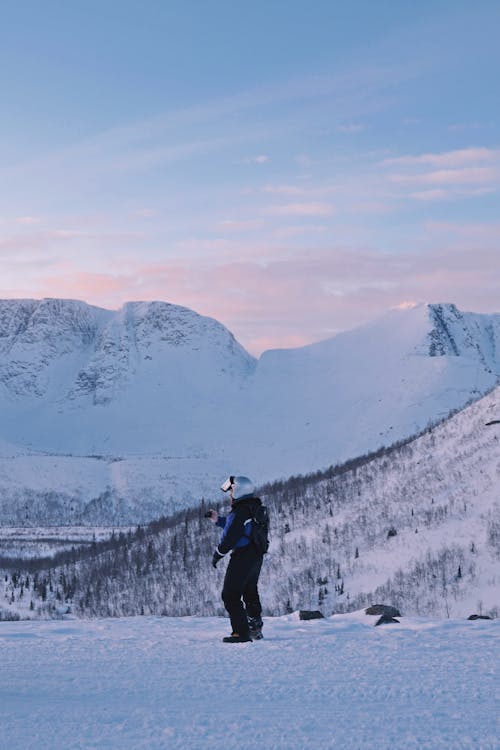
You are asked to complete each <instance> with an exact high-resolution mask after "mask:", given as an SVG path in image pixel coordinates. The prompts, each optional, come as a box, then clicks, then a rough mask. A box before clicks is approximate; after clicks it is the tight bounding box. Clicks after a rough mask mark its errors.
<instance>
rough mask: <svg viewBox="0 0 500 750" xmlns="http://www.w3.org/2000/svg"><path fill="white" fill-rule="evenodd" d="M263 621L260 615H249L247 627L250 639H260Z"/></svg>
mask: <svg viewBox="0 0 500 750" xmlns="http://www.w3.org/2000/svg"><path fill="white" fill-rule="evenodd" d="M263 625H264V623H263V622H262V618H261V617H249V618H248V627H249V630H250V638H251V639H252V641H261V640H262V638H264V636H263V635H262V627H263Z"/></svg>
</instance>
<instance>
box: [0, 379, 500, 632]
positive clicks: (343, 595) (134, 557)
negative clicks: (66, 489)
mask: <svg viewBox="0 0 500 750" xmlns="http://www.w3.org/2000/svg"><path fill="white" fill-rule="evenodd" d="M499 418H500V387H497V388H496V389H494V390H493V391H492V392H491V393H490V394H489V395H487V396H485V397H483V398H482V399H480V400H479V401H477V402H475V403H473V404H472V405H470V406H468V407H467V408H466V409H464V410H462V411H460V412H459V413H457V414H455V415H454V416H453V417H451V418H450V419H448V420H447V421H445V422H443V423H441V424H440V425H438V426H437V427H434V428H432V429H428V430H426V431H425V432H424V433H423V434H422V435H420V436H419V437H417V438H414V439H412V440H409V441H405V442H404V443H402V444H396V445H395V446H393V447H392V448H390V449H386V450H383V451H379V452H378V453H377V454H375V455H371V456H364V457H360V458H358V459H355V460H353V461H351V462H349V464H347V465H343V466H339V467H331V468H330V469H329V470H327V471H325V472H316V473H315V474H312V475H310V476H301V477H292V478H290V479H289V480H287V481H285V482H277V483H275V484H271V485H268V486H265V487H263V488H261V489H262V492H261V497H262V498H263V500H264V502H265V503H266V504H267V506H268V508H269V511H270V516H271V546H270V550H269V554H268V555H266V558H265V564H264V566H263V570H262V575H261V586H262V600H263V606H264V610H265V612H266V614H270V615H281V614H284V613H286V612H287V611H289V610H291V609H292V610H293V609H303V608H306V609H316V608H319V609H321V611H322V612H323V613H324V614H325V615H330V614H331V613H332V612H336V613H338V612H346V611H352V610H356V609H359V608H361V607H364V606H367V605H369V604H370V603H372V602H373V601H381V602H383V603H386V604H392V605H394V606H396V607H398V608H399V609H400V610H401V611H402V612H403V613H404V614H407V615H425V616H433V617H466V616H468V615H470V614H473V613H479V614H488V615H490V616H492V617H498V616H499V613H500V501H499V495H498V483H499V477H500V424H496V423H495V421H496V419H499ZM492 423H493V424H492ZM222 494H223V493H222V492H221V493H220V495H221V497H222ZM0 500H1V498H0ZM222 502H223V503H224V502H226V503H227V498H225V499H224V500H223V501H222ZM222 507H223V506H222ZM205 509H206V506H199V507H197V508H193V509H191V510H190V511H189V512H183V513H181V514H179V516H178V517H177V518H171V519H167V521H166V522H165V523H163V524H153V525H152V526H151V527H150V528H147V529H145V530H143V531H142V534H137V535H136V536H132V537H131V538H130V539H129V540H127V539H125V538H124V539H123V543H118V542H117V543H115V544H112V545H110V546H107V547H106V546H101V548H97V549H96V550H95V551H94V552H91V554H89V555H86V556H82V557H81V559H78V560H76V561H74V560H73V559H72V558H71V557H69V558H67V559H66V560H61V559H59V561H58V563H57V565H58V567H55V566H54V564H52V565H51V566H50V567H52V570H51V571H49V570H48V567H49V566H48V564H45V565H40V566H39V575H38V581H37V583H36V584H35V581H34V579H33V576H31V575H30V580H29V582H27V581H26V579H25V577H24V575H23V576H21V577H19V576H15V570H16V569H18V568H19V567H21V568H22V565H19V564H18V563H16V565H15V566H14V572H13V570H12V565H11V566H10V569H9V564H8V562H6V563H4V565H5V567H6V569H8V571H7V570H6V571H5V572H2V573H1V575H0V618H1V617H4V618H8V617H10V616H22V617H48V618H50V617H54V616H57V612H58V610H59V608H60V607H61V606H63V607H65V608H66V609H67V608H68V607H70V608H71V612H72V613H73V614H75V615H77V616H79V617H88V616H92V617H96V616H97V617H106V616H124V615H134V614H139V613H141V612H142V613H144V614H146V615H149V614H166V615H170V616H182V615H193V614H196V615H218V614H222V613H223V611H224V610H223V606H222V601H221V598H220V590H221V587H222V582H223V577H224V568H225V562H221V563H220V564H219V566H218V568H217V570H215V571H214V570H213V568H212V567H211V565H210V559H211V554H212V550H213V548H214V545H215V544H216V541H217V539H218V537H219V533H218V529H214V528H213V525H212V524H211V523H210V522H208V521H207V520H206V519H205V518H204V511H205ZM223 510H224V511H225V510H226V508H224V507H223ZM6 511H7V509H5V510H4V508H3V507H1V506H0V512H1V513H4V512H6ZM26 570H28V569H26ZM31 570H32V572H33V569H31ZM68 581H70V582H71V585H70V586H68V585H67V582H68ZM51 582H52V584H51ZM64 582H66V583H64ZM167 582H168V583H167ZM47 588H48V589H50V591H49V593H47Z"/></svg>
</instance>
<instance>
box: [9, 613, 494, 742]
mask: <svg viewBox="0 0 500 750" xmlns="http://www.w3.org/2000/svg"><path fill="white" fill-rule="evenodd" d="M374 619H375V618H370V617H367V616H366V615H364V614H363V613H356V614H353V615H339V616H335V617H333V618H330V619H328V620H323V621H316V622H299V620H298V618H297V616H296V615H290V616H288V617H284V618H279V619H274V620H271V619H268V620H267V621H266V623H265V628H264V629H265V633H266V639H265V640H263V641H260V642H258V643H250V644H242V645H237V646H228V645H226V644H222V643H221V642H220V638H221V637H222V635H224V634H225V633H226V632H227V625H228V623H227V620H226V621H224V620H222V619H217V618H210V619H200V618H198V619H197V618H182V619H175V618H149V617H142V618H135V619H134V618H131V619H124V620H101V621H94V622H89V621H80V622H71V621H66V622H52V623H41V622H22V623H0V626H1V627H0V649H1V652H2V681H1V684H0V704H1V706H2V721H1V723H0V746H1V747H2V748H8V749H9V750H26V749H27V748H36V749H37V750H63V748H64V750H77V748H78V749H79V750H81V749H82V748H84V749H85V750H90V749H91V748H95V749H96V750H97V748H99V749H101V748H106V750H114V749H115V748H116V750H118V749H120V750H139V749H140V748H144V750H146V748H147V750H166V749H168V750H186V749H187V748H189V749H190V750H210V749H211V748H226V750H236V748H238V750H304V748H308V747H318V748H328V749H329V750H347V749H349V750H351V749H353V750H354V748H356V750H357V749H359V750H361V749H362V750H368V748H377V749H378V750H394V749H395V748H396V749H397V750H403V749H404V750H451V749H453V750H497V749H498V738H499V736H500V725H499V718H498V698H499V690H500V682H499V673H498V652H499V646H500V621H493V622H463V621H446V622H440V623H438V622H433V621H429V620H423V619H406V618H403V619H402V621H401V623H400V624H399V625H388V626H381V627H378V628H374V627H373V620H374Z"/></svg>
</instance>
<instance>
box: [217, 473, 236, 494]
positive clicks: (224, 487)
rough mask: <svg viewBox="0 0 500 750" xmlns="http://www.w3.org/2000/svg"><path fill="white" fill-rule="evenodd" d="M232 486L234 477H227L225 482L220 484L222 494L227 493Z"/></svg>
mask: <svg viewBox="0 0 500 750" xmlns="http://www.w3.org/2000/svg"><path fill="white" fill-rule="evenodd" d="M233 484H234V477H228V478H227V479H226V481H225V482H224V484H221V486H220V488H221V490H222V492H227V491H228V490H230V489H231V487H232V486H233Z"/></svg>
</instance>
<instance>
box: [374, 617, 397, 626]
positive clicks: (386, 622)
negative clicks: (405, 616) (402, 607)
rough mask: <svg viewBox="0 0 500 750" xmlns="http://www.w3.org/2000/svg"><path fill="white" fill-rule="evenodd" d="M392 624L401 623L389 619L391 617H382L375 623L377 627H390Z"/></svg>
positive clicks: (391, 618) (392, 618)
mask: <svg viewBox="0 0 500 750" xmlns="http://www.w3.org/2000/svg"><path fill="white" fill-rule="evenodd" d="M392 622H397V623H399V620H396V619H395V618H394V617H389V615H382V617H379V618H378V620H377V622H376V623H375V627H377V625H389V624H390V623H392Z"/></svg>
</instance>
